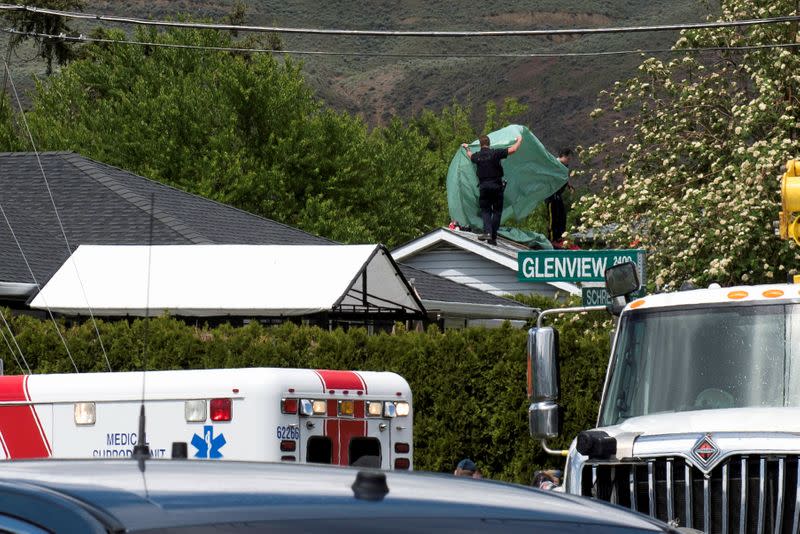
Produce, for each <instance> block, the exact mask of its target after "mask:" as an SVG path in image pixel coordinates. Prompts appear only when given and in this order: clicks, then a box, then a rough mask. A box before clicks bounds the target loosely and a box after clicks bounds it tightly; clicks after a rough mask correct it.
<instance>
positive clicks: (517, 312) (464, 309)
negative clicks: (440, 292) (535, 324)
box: [422, 299, 537, 319]
mask: <svg viewBox="0 0 800 534" xmlns="http://www.w3.org/2000/svg"><path fill="white" fill-rule="evenodd" d="M422 305H423V306H425V309H426V310H427V311H428V314H429V315H430V314H434V313H445V314H453V315H458V316H460V317H467V318H472V319H479V318H483V319H531V318H533V317H534V316H535V315H536V313H537V310H535V309H534V308H528V307H525V306H504V305H502V304H474V303H468V302H446V301H441V300H426V299H423V300H422Z"/></svg>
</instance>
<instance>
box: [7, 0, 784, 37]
mask: <svg viewBox="0 0 800 534" xmlns="http://www.w3.org/2000/svg"><path fill="white" fill-rule="evenodd" d="M0 11H25V12H29V13H38V14H44V15H55V16H60V17H64V18H72V19H83V20H93V21H103V22H116V23H120V24H134V25H139V26H160V27H170V28H192V29H204V30H225V31H241V32H268V33H297V34H315V35H349V36H369V37H520V36H523V37H535V36H554V35H592V34H609V33H641V32H662V31H679V30H697V29H711V28H738V27H744V26H755V25H761V24H779V23H784V22H797V21H800V15H787V16H782V17H770V18H762V19H745V20H732V21H717V22H691V23H682V24H662V25H654V26H620V27H605V28H561V29H552V30H496V31H417V30H344V29H332V28H289V27H284V26H251V25H238V24H219V23H202V22H181V21H169V20H148V19H140V18H135V17H121V16H118V15H101V14H97V13H81V12H75V11H62V10H58V9H48V8H40V7H35V6H20V5H15V4H0Z"/></svg>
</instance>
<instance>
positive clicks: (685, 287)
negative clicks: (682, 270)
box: [678, 280, 697, 291]
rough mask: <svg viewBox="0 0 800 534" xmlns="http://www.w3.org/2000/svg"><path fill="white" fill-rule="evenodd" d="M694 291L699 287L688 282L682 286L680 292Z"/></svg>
mask: <svg viewBox="0 0 800 534" xmlns="http://www.w3.org/2000/svg"><path fill="white" fill-rule="evenodd" d="M693 289H697V286H695V285H694V284H693V283H692V282H690V281H688V280H687V281H685V282H684V283H682V284H681V288H680V289H679V290H678V291H691V290H693Z"/></svg>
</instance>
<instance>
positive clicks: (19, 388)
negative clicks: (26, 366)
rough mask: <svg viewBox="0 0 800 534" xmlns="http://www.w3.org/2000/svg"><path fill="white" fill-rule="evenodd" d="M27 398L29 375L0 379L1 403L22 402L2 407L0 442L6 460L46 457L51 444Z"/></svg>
mask: <svg viewBox="0 0 800 534" xmlns="http://www.w3.org/2000/svg"><path fill="white" fill-rule="evenodd" d="M29 401H30V396H29V395H28V376H27V375H20V376H2V377H0V402H22V403H26V404H10V405H5V406H0V440H1V441H2V444H3V451H4V452H5V454H6V458H9V459H17V458H46V457H48V456H50V454H51V449H50V444H49V443H48V441H47V437H46V436H45V433H44V429H43V428H42V424H41V422H40V421H39V416H38V415H37V414H36V410H35V409H34V407H33V405H31V404H27V403H28V402H29Z"/></svg>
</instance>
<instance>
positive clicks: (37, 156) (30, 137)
mask: <svg viewBox="0 0 800 534" xmlns="http://www.w3.org/2000/svg"><path fill="white" fill-rule="evenodd" d="M3 65H4V66H5V69H6V73H7V74H8V80H9V82H11V89H12V91H13V93H14V98H15V99H16V101H17V105H18V106H19V110H20V115H21V117H22V122H23V124H24V125H25V131H26V132H27V134H28V138H29V140H30V142H31V147H32V148H33V153H34V154H35V155H36V162H37V163H38V165H39V170H40V172H41V173H42V178H43V179H44V184H45V187H46V188H47V194H48V195H49V196H50V202H51V203H52V205H53V211H54V212H55V215H56V220H58V226H59V228H60V229H61V235H62V236H63V237H64V242H65V243H66V245H67V261H68V262H71V263H72V265H73V267H74V268H75V276H76V277H77V279H78V284H79V285H80V287H81V292H82V294H83V298H84V300H86V303H87V305H88V304H89V302H88V298H87V297H86V289H85V288H84V286H83V280H81V276H80V273H79V272H78V266H77V265H76V264H75V260H74V259H73V258H72V248H71V247H70V245H69V239H67V233H66V231H65V230H64V224H63V223H62V221H61V216H60V215H59V213H58V208H57V207H56V201H55V198H53V192H52V190H51V189H50V182H49V181H48V179H47V174H46V173H45V171H44V166H43V165H42V160H41V158H40V157H39V151H38V150H37V148H36V143H35V142H34V140H33V134H31V129H30V127H29V126H28V120H27V119H26V117H25V111H24V108H23V106H22V100H21V99H20V97H19V94H18V93H17V86H16V84H15V83H14V77H13V76H12V75H11V69H10V68H9V67H8V62H7V61H5V59H3ZM3 217H4V218H5V219H6V223H7V224H8V227H9V229H11V223H10V222H9V221H8V218H6V217H5V212H4V213H3ZM11 232H12V235H13V229H11ZM14 241H16V243H17V247H18V248H19V251H20V253H21V254H22V257H23V259H24V260H25V265H27V266H28V270H29V271H30V274H31V277H33V281H34V283H35V284H36V287H37V288H38V289H39V291H41V289H42V288H41V286H40V285H39V282H38V281H37V280H36V276H35V275H34V274H33V269H31V266H30V264H29V263H28V260H27V258H26V257H25V252H24V251H23V250H22V246H21V245H20V243H19V241H18V240H17V238H16V236H14ZM45 307H47V312H48V313H49V315H50V319H52V321H53V325H55V327H56V332H57V333H58V337H60V338H61V342H62V343H63V344H64V348H65V349H66V351H67V356H69V359H70V361H71V362H72V366H73V367H74V368H75V372H76V373H77V372H79V371H78V365H77V364H76V363H75V359H74V358H73V357H72V352H71V351H70V350H69V345H67V340H66V339H65V338H64V336H63V335H62V334H61V329H60V328H59V327H58V324H57V323H56V320H55V317H53V312H52V311H51V310H50V307H49V306H47V303H46V301H45ZM88 307H89V316H90V317H91V321H92V324H93V325H94V330H95V332H96V334H97V339H98V340H99V342H100V349H101V350H102V352H103V356H104V358H105V360H106V365H107V366H108V370H109V371H111V370H112V369H111V362H110V361H109V359H108V354H107V353H106V349H105V347H104V346H103V338H102V336H100V330H99V328H98V327H97V321H96V320H95V318H94V314H93V313H92V308H91V306H88Z"/></svg>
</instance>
